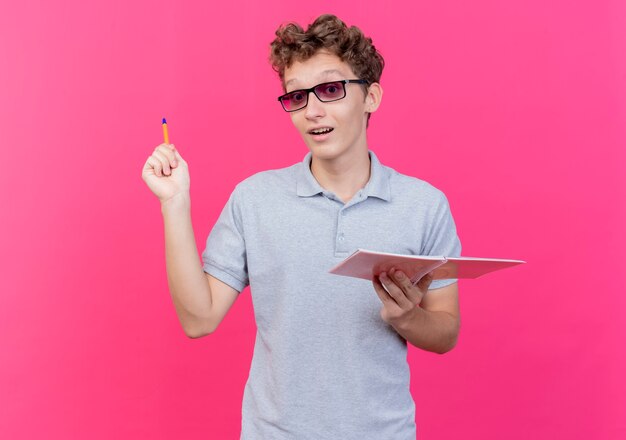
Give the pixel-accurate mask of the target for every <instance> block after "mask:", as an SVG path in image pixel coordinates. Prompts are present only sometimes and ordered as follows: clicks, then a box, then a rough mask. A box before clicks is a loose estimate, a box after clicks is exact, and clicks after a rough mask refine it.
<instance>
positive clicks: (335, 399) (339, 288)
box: [202, 150, 461, 440]
mask: <svg viewBox="0 0 626 440" xmlns="http://www.w3.org/2000/svg"><path fill="white" fill-rule="evenodd" d="M369 155H370V159H371V172H370V180H369V182H368V183H367V185H366V186H365V187H364V188H363V189H362V190H360V191H359V192H357V193H356V194H355V196H354V197H353V198H352V200H350V201H348V202H347V203H345V204H344V203H343V202H342V201H341V200H340V199H339V198H338V197H337V196H336V195H335V194H333V193H332V192H330V191H328V190H325V189H324V188H322V187H321V186H320V185H319V183H318V182H317V181H316V179H315V177H314V176H313V175H312V174H311V170H310V168H309V166H310V162H311V153H308V154H307V155H306V156H305V158H304V160H303V161H302V162H300V163H297V164H295V165H293V166H290V167H287V168H282V169H277V170H269V171H264V172H260V173H257V174H255V175H253V176H251V177H249V178H247V179H245V180H244V181H242V182H241V183H239V184H238V185H237V186H236V187H235V189H234V191H233V192H232V194H231V196H230V198H229V200H228V202H227V203H226V206H225V207H224V209H223V211H222V213H221V215H220V217H219V219H218V220H217V222H216V224H215V226H214V227H213V229H212V231H211V233H210V234H209V236H208V238H207V242H206V248H205V250H204V252H203V253H202V261H203V265H204V266H203V267H204V271H205V272H207V273H209V274H211V275H213V276H214V277H215V278H218V279H219V280H221V281H223V282H224V283H226V284H228V285H230V286H232V287H233V288H234V289H236V290H238V291H240V292H241V290H243V289H244V287H246V286H247V285H248V284H249V285H250V294H251V295H252V302H253V307H254V316H255V320H256V325H257V334H256V341H255V347H254V355H253V358H252V364H251V367H250V375H249V377H248V381H247V383H246V386H245V389H244V396H243V405H242V427H241V428H242V430H241V439H245V440H248V439H254V440H256V439H273V440H280V439H290V440H291V439H297V440H306V439H315V440H320V439H332V440H337V439H343V440H349V439H359V440H367V439H372V440H381V439H394V440H404V439H406V440H409V439H411V440H414V439H415V436H416V429H415V405H414V402H413V399H412V396H411V393H410V389H409V366H408V363H407V360H406V354H407V343H406V341H405V340H404V339H403V338H402V337H401V336H400V335H398V333H397V332H396V331H395V330H394V329H393V328H392V327H391V326H389V325H388V324H386V323H385V322H384V321H383V320H382V318H381V317H380V310H381V308H382V303H381V301H380V299H379V298H378V296H377V295H376V292H375V290H374V287H373V285H372V283H371V282H370V281H367V280H363V279H357V278H350V277H344V276H338V275H332V274H329V273H328V270H329V269H330V268H331V267H333V266H334V265H336V264H337V263H339V262H340V261H341V260H342V259H344V258H345V257H347V256H348V255H350V254H351V253H352V252H353V251H354V250H356V249H357V248H365V249H371V250H376V251H383V252H396V253H401V254H417V255H445V256H459V255H460V254H461V243H460V241H459V238H458V236H457V233H456V228H455V224H454V220H453V218H452V215H451V212H450V208H449V205H448V201H447V199H446V197H445V195H444V194H443V193H442V192H441V191H440V190H438V189H436V188H435V187H433V186H432V185H430V184H429V183H427V182H425V181H423V180H420V179H417V178H415V177H410V176H406V175H403V174H400V173H398V172H397V171H395V170H393V169H391V168H389V167H386V166H384V165H382V164H381V163H380V162H379V160H378V158H377V157H376V155H375V154H374V153H373V152H372V151H371V150H370V151H369ZM455 281H456V280H436V281H433V282H432V284H431V289H437V288H440V287H443V286H446V285H448V284H451V283H453V282H455ZM428 294H429V295H436V294H437V291H436V290H431V291H430V292H429V293H428Z"/></svg>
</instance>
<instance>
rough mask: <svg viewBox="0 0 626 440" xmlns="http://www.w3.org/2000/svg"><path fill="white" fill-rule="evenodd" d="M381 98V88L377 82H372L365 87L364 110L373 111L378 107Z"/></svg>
mask: <svg viewBox="0 0 626 440" xmlns="http://www.w3.org/2000/svg"><path fill="white" fill-rule="evenodd" d="M382 99H383V88H382V87H381V86H380V84H378V83H376V82H375V83H372V84H370V85H369V87H368V88H367V96H366V97H365V111H367V112H369V113H373V112H375V111H376V109H378V106H379V105H380V101H381V100H382Z"/></svg>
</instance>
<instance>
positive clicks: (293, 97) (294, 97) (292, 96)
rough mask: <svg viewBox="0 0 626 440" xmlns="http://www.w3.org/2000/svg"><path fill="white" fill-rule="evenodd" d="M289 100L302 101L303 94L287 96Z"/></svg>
mask: <svg viewBox="0 0 626 440" xmlns="http://www.w3.org/2000/svg"><path fill="white" fill-rule="evenodd" d="M289 99H291V100H292V101H302V100H303V99H304V94H302V93H294V94H292V95H290V96H289Z"/></svg>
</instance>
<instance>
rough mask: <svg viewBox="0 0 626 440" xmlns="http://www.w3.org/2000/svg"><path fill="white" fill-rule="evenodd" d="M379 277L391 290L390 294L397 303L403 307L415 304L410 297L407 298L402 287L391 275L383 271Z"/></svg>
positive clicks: (389, 290) (388, 289)
mask: <svg viewBox="0 0 626 440" xmlns="http://www.w3.org/2000/svg"><path fill="white" fill-rule="evenodd" d="M379 278H380V281H381V283H382V284H383V285H384V286H385V288H386V289H387V291H388V292H389V293H388V295H389V296H390V297H392V298H393V299H394V300H395V302H396V304H398V305H399V306H400V307H402V308H403V309H406V308H410V307H412V306H414V304H413V303H412V302H411V301H410V300H409V298H407V296H406V294H405V293H404V291H403V290H402V288H401V287H400V286H398V285H397V284H396V283H395V282H394V281H393V280H392V279H391V278H389V275H387V273H386V272H382V273H381V274H380V275H379Z"/></svg>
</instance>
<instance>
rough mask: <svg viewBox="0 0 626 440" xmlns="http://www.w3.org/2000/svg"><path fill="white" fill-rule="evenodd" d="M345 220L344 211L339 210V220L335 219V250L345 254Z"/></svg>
mask: <svg viewBox="0 0 626 440" xmlns="http://www.w3.org/2000/svg"><path fill="white" fill-rule="evenodd" d="M345 218H346V211H344V210H343V209H341V210H340V211H339V218H338V219H337V242H336V248H337V252H347V251H348V249H347V246H346V236H345V234H344V232H343V231H344V229H345V228H344V222H345Z"/></svg>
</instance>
